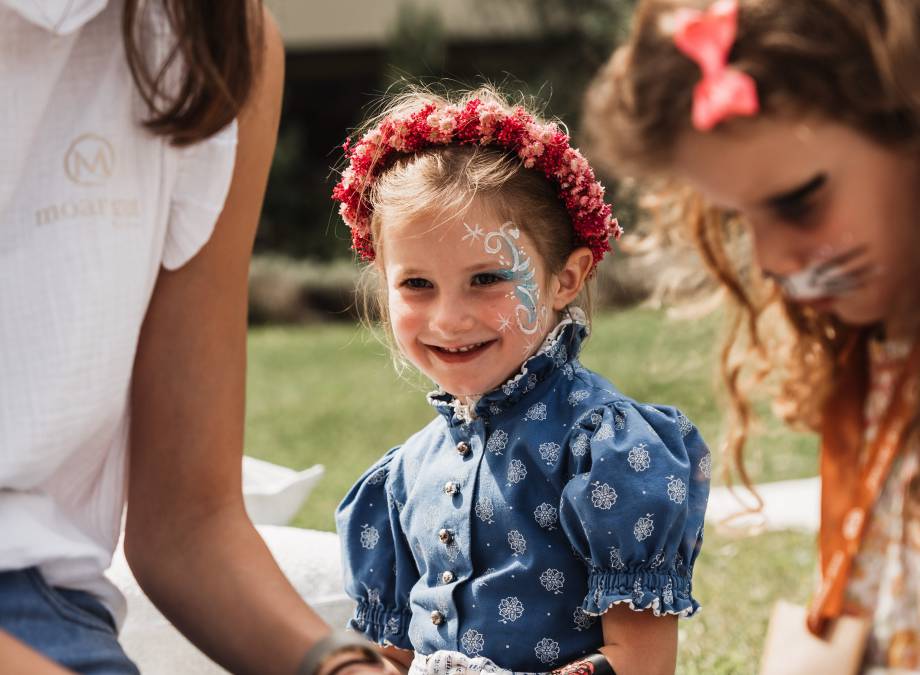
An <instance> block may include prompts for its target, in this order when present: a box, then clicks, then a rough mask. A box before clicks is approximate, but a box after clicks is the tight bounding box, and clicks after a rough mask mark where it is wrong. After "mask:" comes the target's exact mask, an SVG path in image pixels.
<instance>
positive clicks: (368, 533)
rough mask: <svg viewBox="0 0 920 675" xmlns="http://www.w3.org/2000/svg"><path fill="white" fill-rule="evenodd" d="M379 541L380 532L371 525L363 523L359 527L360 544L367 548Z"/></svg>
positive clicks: (372, 546)
mask: <svg viewBox="0 0 920 675" xmlns="http://www.w3.org/2000/svg"><path fill="white" fill-rule="evenodd" d="M379 541H380V533H379V532H378V531H377V528H376V527H374V526H373V525H364V527H362V528H361V546H363V547H364V548H367V549H371V548H374V547H375V546H376V545H377V542H379Z"/></svg>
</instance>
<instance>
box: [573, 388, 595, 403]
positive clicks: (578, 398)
mask: <svg viewBox="0 0 920 675" xmlns="http://www.w3.org/2000/svg"><path fill="white" fill-rule="evenodd" d="M590 395H591V392H590V391H588V390H586V389H576V390H575V391H573V392H572V393H571V394H569V399H568V400H569V405H571V406H576V405H578V404H579V403H581V402H582V401H584V400H585V399H586V398H588V397H589V396H590Z"/></svg>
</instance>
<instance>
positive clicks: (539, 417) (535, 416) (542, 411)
mask: <svg viewBox="0 0 920 675" xmlns="http://www.w3.org/2000/svg"><path fill="white" fill-rule="evenodd" d="M524 419H525V420H527V421H529V422H542V421H544V420H545V419H546V404H545V403H543V402H542V401H541V402H540V403H534V404H533V405H532V406H530V407H529V408H528V409H527V414H526V415H524Z"/></svg>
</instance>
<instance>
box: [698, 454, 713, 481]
mask: <svg viewBox="0 0 920 675" xmlns="http://www.w3.org/2000/svg"><path fill="white" fill-rule="evenodd" d="M700 473H701V474H703V477H704V478H706V479H707V480H708V479H710V478H712V453H711V452H707V453H706V454H705V455H704V456H703V459H701V460H700Z"/></svg>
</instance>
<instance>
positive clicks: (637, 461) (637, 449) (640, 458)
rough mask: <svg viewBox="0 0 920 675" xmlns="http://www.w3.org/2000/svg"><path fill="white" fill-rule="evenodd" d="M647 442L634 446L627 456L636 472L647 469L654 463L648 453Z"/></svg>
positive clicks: (630, 465)
mask: <svg viewBox="0 0 920 675" xmlns="http://www.w3.org/2000/svg"><path fill="white" fill-rule="evenodd" d="M646 448H647V446H646V444H645V443H639V445H636V446H634V447H633V448H632V449H631V450H630V451H629V455H627V457H626V461H627V462H629V467H630V468H631V469H632V470H633V471H636V472H640V471H645V470H646V469H648V468H649V467H650V466H651V465H652V458H651V457H650V456H649V454H648V450H647V449H646Z"/></svg>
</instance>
